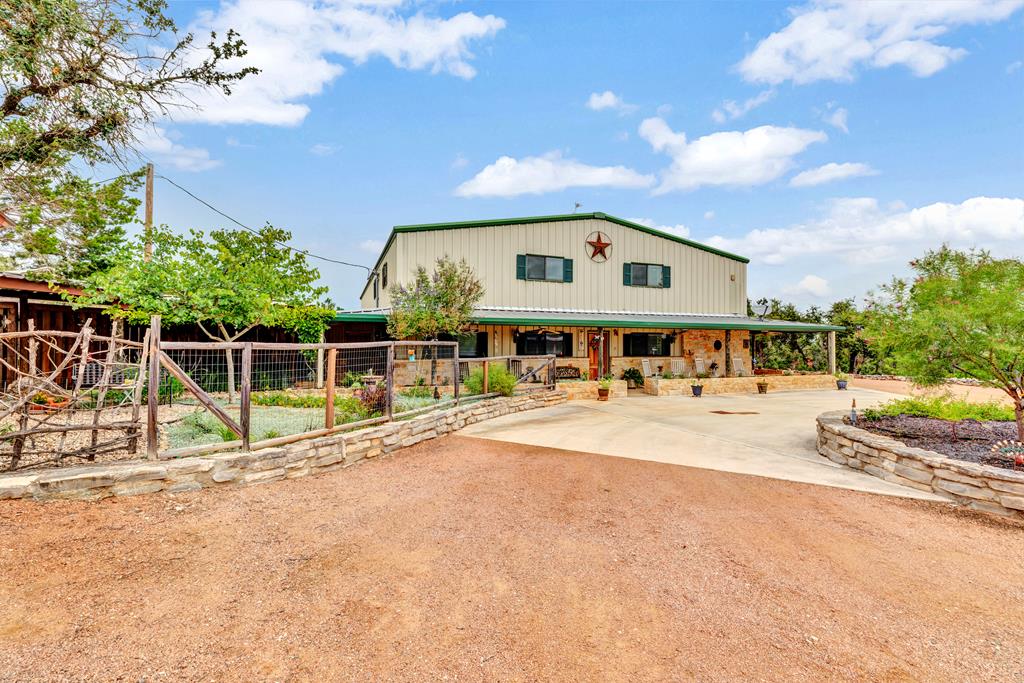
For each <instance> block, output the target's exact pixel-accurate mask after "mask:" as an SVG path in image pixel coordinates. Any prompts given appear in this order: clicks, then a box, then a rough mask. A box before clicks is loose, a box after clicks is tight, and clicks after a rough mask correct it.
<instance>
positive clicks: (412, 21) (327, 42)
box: [175, 0, 505, 126]
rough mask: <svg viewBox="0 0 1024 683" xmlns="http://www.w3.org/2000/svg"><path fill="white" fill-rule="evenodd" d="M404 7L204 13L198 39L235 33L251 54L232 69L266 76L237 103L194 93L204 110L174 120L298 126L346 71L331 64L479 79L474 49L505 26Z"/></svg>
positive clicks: (285, 1) (234, 4)
mask: <svg viewBox="0 0 1024 683" xmlns="http://www.w3.org/2000/svg"><path fill="white" fill-rule="evenodd" d="M401 9H402V7H401V5H400V4H394V3H392V5H391V6H388V5H386V4H383V3H382V4H378V5H374V4H370V3H365V4H358V3H350V2H345V1H344V0H325V1H324V2H318V3H312V2H304V1H303V0H277V1H276V2H262V1H261V0H233V1H232V0H228V1H227V2H224V3H223V4H221V5H220V7H219V8H218V9H217V10H216V11H203V12H200V13H199V16H198V18H197V20H196V21H195V22H194V23H193V24H192V26H190V30H192V31H194V32H195V33H196V34H197V35H206V34H208V33H209V31H211V30H215V31H217V34H218V35H224V34H225V33H226V32H227V28H228V27H231V28H234V29H235V30H237V31H238V32H239V34H240V35H241V36H242V38H243V39H244V40H245V41H246V46H247V47H248V49H249V54H248V55H247V56H246V57H244V58H242V59H240V60H235V62H233V63H232V66H233V67H241V66H256V67H258V68H260V69H261V70H262V72H261V73H260V74H258V75H255V76H250V77H248V78H246V79H244V80H243V81H242V82H240V83H238V84H237V85H236V86H234V87H233V88H232V90H233V93H232V95H231V96H230V97H224V96H223V95H221V94H219V93H215V92H211V91H202V92H198V93H195V94H194V95H193V96H192V97H191V99H192V100H193V102H194V103H195V104H196V105H197V106H196V108H193V109H182V110H180V111H177V112H176V113H175V118H176V119H179V120H188V121H202V122H206V123H262V124H268V125H278V126H292V125H297V124H298V123H300V122H301V121H302V120H303V119H304V118H305V117H306V115H307V114H308V113H309V106H308V105H307V104H305V103H304V102H303V100H305V99H306V98H309V97H311V96H314V95H318V94H320V93H321V92H322V91H323V89H324V88H325V87H326V86H327V85H329V84H330V83H331V82H332V81H333V80H334V79H336V78H337V77H338V76H340V75H341V74H342V73H344V71H345V68H344V66H342V65H341V64H338V63H337V62H335V61H331V60H332V58H336V57H343V58H347V59H349V60H351V61H352V62H353V63H355V64H362V63H364V62H366V61H367V60H369V59H371V58H374V57H383V58H385V59H387V60H389V61H390V62H391V63H392V64H393V65H394V66H395V67H396V68H400V69H411V70H424V69H427V70H430V71H431V72H432V73H441V72H446V73H449V74H452V75H454V76H457V77H459V78H466V79H468V78H472V77H473V76H474V75H475V74H476V70H475V69H474V68H473V67H472V66H471V65H470V61H471V60H472V59H473V53H472V52H471V51H470V44H471V43H473V42H475V41H480V40H483V39H486V38H490V37H492V36H494V35H495V34H496V33H497V32H498V31H500V30H501V29H502V28H504V26H505V20H504V19H501V18H499V17H495V16H493V15H487V16H479V15H477V14H474V13H472V12H462V13H460V14H456V15H455V16H452V17H449V18H440V17H434V16H428V15H426V14H424V13H423V12H422V11H417V12H416V14H413V15H411V16H407V15H406V14H403V13H402V12H401Z"/></svg>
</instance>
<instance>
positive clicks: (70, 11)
mask: <svg viewBox="0 0 1024 683" xmlns="http://www.w3.org/2000/svg"><path fill="white" fill-rule="evenodd" d="M166 9H167V3H166V2H165V1H164V0H0V87H2V96H0V213H2V214H3V215H4V216H6V217H7V219H8V220H9V221H10V225H9V226H8V227H7V228H6V229H5V230H4V231H3V233H0V246H3V247H6V251H7V252H8V253H12V252H14V253H15V259H16V262H17V263H18V264H19V265H25V266H27V267H29V268H31V269H34V270H35V271H36V272H38V273H39V274H40V275H42V276H45V277H51V278H61V277H71V278H74V277H81V276H84V275H87V274H88V273H89V272H91V271H92V270H94V269H96V268H102V267H105V265H106V264H107V261H108V259H109V256H110V254H111V251H112V249H113V248H114V247H115V246H116V244H117V243H118V242H119V241H121V240H122V239H123V228H122V227H121V226H123V225H124V224H125V223H127V222H128V221H129V220H130V218H131V216H132V215H134V209H135V205H136V203H135V200H133V199H131V198H130V197H129V196H128V193H130V191H131V190H133V189H135V188H136V187H137V186H138V182H139V178H138V176H137V174H129V176H128V177H127V178H123V179H119V180H116V181H115V182H112V183H109V184H94V183H91V182H89V181H87V180H85V179H83V178H81V177H79V171H80V170H81V168H82V166H83V165H93V164H97V163H113V164H114V165H115V166H116V167H117V168H120V169H122V170H123V169H124V168H126V161H127V160H128V159H130V158H133V157H134V152H135V150H136V147H137V144H138V136H139V134H140V132H141V131H143V129H144V128H145V127H146V126H147V125H150V124H152V123H153V122H154V121H156V120H158V119H159V118H161V117H163V116H164V115H166V114H168V113H169V112H171V111H172V110H174V109H175V108H178V107H191V106H193V105H192V104H191V99H190V98H191V97H193V96H194V95H195V94H196V93H197V92H199V91H201V90H206V89H213V90H219V91H220V92H222V93H224V94H225V95H228V94H230V93H231V87H232V86H233V85H234V84H235V83H237V82H238V81H239V80H241V79H242V78H244V77H246V76H248V75H250V74H253V73H256V69H254V68H252V67H246V68H240V69H237V70H230V69H229V70H225V69H224V68H223V66H224V64H225V62H227V61H229V60H232V59H235V58H238V57H242V56H244V55H245V54H246V50H245V44H244V43H243V42H242V40H241V39H240V38H239V37H238V36H237V34H235V33H234V31H228V33H227V35H226V36H225V38H224V39H223V40H221V39H218V37H217V36H216V35H215V34H211V35H210V38H209V42H208V43H207V44H206V45H205V47H199V46H197V45H196V41H195V36H193V35H192V34H185V35H179V34H178V32H177V28H176V27H175V25H174V22H173V21H172V20H171V19H170V18H169V17H168V16H167V15H166V13H165V12H166Z"/></svg>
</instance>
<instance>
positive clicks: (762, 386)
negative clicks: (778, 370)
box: [757, 382, 768, 394]
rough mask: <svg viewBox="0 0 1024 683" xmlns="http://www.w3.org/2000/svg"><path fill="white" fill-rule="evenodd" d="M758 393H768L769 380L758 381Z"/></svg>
mask: <svg viewBox="0 0 1024 683" xmlns="http://www.w3.org/2000/svg"><path fill="white" fill-rule="evenodd" d="M757 393H759V394H767V393H768V382H758V383H757Z"/></svg>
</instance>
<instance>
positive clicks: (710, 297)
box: [364, 218, 746, 314]
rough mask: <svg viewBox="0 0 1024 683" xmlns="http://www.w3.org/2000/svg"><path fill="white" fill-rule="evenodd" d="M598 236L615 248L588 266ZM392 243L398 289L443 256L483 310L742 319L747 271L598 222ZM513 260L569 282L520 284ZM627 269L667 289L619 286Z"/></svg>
mask: <svg viewBox="0 0 1024 683" xmlns="http://www.w3.org/2000/svg"><path fill="white" fill-rule="evenodd" d="M598 230H600V231H601V232H602V233H604V234H605V235H607V236H608V237H609V238H610V240H611V243H612V247H611V255H610V258H609V259H608V260H607V261H606V262H604V263H596V262H594V261H591V260H590V257H589V253H590V247H588V246H587V244H586V240H587V237H588V236H589V235H590V234H591V233H592V232H594V231H598ZM395 242H396V244H397V245H398V258H397V261H398V268H400V269H401V276H400V277H401V279H402V280H403V281H405V280H408V279H409V278H410V277H411V275H412V272H413V270H414V269H415V267H416V266H417V265H423V266H425V267H427V268H428V269H429V268H431V267H432V265H433V263H434V261H435V260H436V259H437V258H439V257H441V256H444V255H448V256H450V257H452V258H455V259H459V258H464V259H466V261H467V262H468V263H469V264H470V265H471V266H472V267H473V268H474V270H476V272H477V274H478V275H479V277H480V278H481V280H482V281H483V284H484V290H485V293H484V298H483V301H482V302H481V305H482V306H514V307H523V308H551V309H578V310H602V311H643V312H650V313H739V314H745V313H746V264H744V263H740V262H738V261H735V260H733V259H729V258H725V257H723V256H718V255H717V254H712V253H710V252H707V251H703V250H701V249H698V248H696V247H691V246H688V245H685V244H680V243H678V242H674V241H671V240H668V239H664V238H661V237H658V236H656V235H650V234H648V233H644V232H641V231H639V230H636V229H633V228H628V227H625V226H621V225H618V224H616V223H611V222H608V221H604V220H600V219H589V218H588V219H583V220H580V221H564V222H554V223H532V224H524V225H502V226H494V227H479V228H461V229H449V230H425V231H420V232H407V233H398V234H397V235H396V240H395ZM394 250H395V249H394V247H392V250H391V251H394ZM517 254H542V255H548V256H561V257H565V258H571V259H573V282H571V283H558V282H533V281H524V280H517V279H516V255H517ZM626 262H630V263H633V262H635V263H660V264H663V265H668V266H671V268H672V285H671V287H669V288H667V289H655V288H646V287H627V286H625V285H623V284H622V266H623V263H626ZM389 268H394V266H389ZM398 268H395V269H394V270H393V271H392V272H393V273H397V272H398ZM381 305H386V304H384V303H383V299H382V303H381ZM364 306H365V301H364Z"/></svg>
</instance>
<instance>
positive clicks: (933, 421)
mask: <svg viewBox="0 0 1024 683" xmlns="http://www.w3.org/2000/svg"><path fill="white" fill-rule="evenodd" d="M857 426H858V427H860V428H861V429H866V430H867V431H869V432H872V433H873V434H880V435H882V436H888V437H891V438H893V439H898V440H900V441H902V442H903V443H905V444H907V445H908V446H913V447H915V448H924V449H925V450H929V451H935V452H936V453H941V454H942V455H945V456H946V457H948V458H954V459H956V460H963V461H965V462H975V463H979V464H982V465H994V466H996V467H1006V468H1010V469H1013V467H1014V461H1013V459H1012V458H1011V457H1010V456H1008V455H1004V454H1000V453H993V452H992V448H993V446H994V445H995V444H996V442H998V441H1010V440H1016V438H1017V427H1016V425H1015V424H1014V423H1013V422H1002V421H995V420H990V421H985V422H982V421H978V420H959V421H947V420H941V419H938V418H934V417H914V416H910V415H898V416H892V417H890V416H885V417H879V418H877V419H874V420H864V421H863V422H861V423H859V424H858V425H857Z"/></svg>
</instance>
